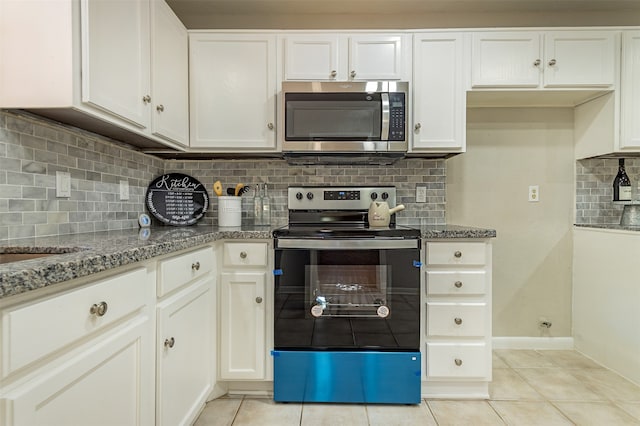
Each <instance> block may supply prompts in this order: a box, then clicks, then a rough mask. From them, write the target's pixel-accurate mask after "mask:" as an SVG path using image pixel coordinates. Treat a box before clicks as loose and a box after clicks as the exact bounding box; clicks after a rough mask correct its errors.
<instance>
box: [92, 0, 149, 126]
mask: <svg viewBox="0 0 640 426" xmlns="http://www.w3.org/2000/svg"><path fill="white" fill-rule="evenodd" d="M81 11H82V24H81V27H82V43H81V44H82V101H83V102H86V103H88V104H91V105H93V106H94V107H97V108H99V109H102V110H104V111H106V112H108V113H110V114H113V115H114V116H117V117H119V118H121V119H124V120H126V121H128V122H129V123H131V124H133V125H135V126H137V127H139V128H147V127H149V121H150V114H149V110H150V106H149V101H150V97H149V98H147V96H150V90H149V2H148V1H135V0H121V1H89V0H83V2H82V4H81Z"/></svg>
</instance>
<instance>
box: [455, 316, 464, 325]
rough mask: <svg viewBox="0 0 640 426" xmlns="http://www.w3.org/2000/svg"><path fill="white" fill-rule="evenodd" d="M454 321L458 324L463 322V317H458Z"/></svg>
mask: <svg viewBox="0 0 640 426" xmlns="http://www.w3.org/2000/svg"><path fill="white" fill-rule="evenodd" d="M453 322H455V323H456V324H457V325H460V324H462V318H456V319H454V320H453Z"/></svg>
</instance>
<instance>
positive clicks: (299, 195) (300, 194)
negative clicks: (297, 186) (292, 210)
mask: <svg viewBox="0 0 640 426" xmlns="http://www.w3.org/2000/svg"><path fill="white" fill-rule="evenodd" d="M296 198H297V199H298V200H302V192H298V193H297V194H296Z"/></svg>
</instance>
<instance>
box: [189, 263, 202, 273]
mask: <svg viewBox="0 0 640 426" xmlns="http://www.w3.org/2000/svg"><path fill="white" fill-rule="evenodd" d="M191 270H192V271H199V270H200V262H196V263H192V264H191Z"/></svg>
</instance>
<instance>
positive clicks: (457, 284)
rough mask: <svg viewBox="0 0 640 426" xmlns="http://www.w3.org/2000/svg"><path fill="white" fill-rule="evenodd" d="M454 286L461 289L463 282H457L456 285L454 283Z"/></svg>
mask: <svg viewBox="0 0 640 426" xmlns="http://www.w3.org/2000/svg"><path fill="white" fill-rule="evenodd" d="M453 285H454V286H456V288H461V287H462V281H456V282H455V283H453Z"/></svg>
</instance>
